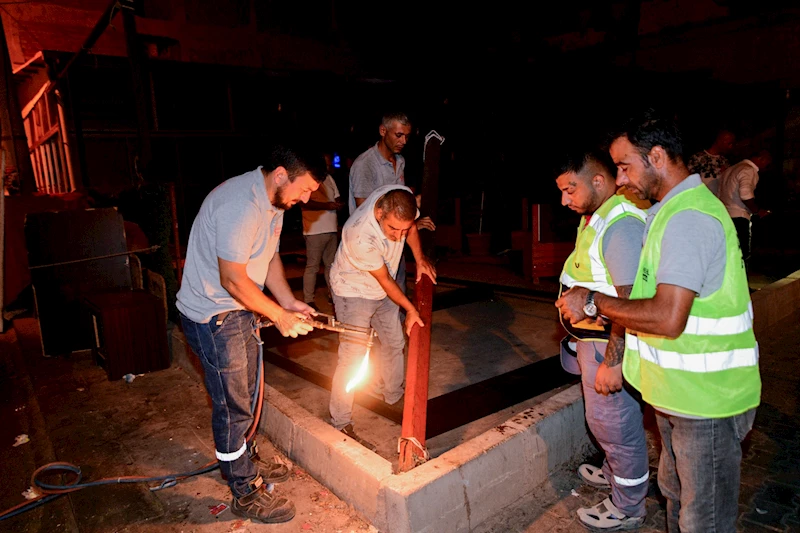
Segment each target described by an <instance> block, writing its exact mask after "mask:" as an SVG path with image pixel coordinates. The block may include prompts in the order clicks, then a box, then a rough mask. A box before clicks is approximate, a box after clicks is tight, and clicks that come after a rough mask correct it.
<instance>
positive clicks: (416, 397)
mask: <svg viewBox="0 0 800 533" xmlns="http://www.w3.org/2000/svg"><path fill="white" fill-rule="evenodd" d="M414 304H415V305H416V307H417V310H418V311H419V316H420V318H421V319H422V322H423V323H424V324H425V326H424V327H419V326H416V327H415V328H414V329H412V330H411V335H410V336H409V340H408V371H407V372H406V393H405V394H406V397H405V402H404V405H403V427H402V429H401V431H400V460H399V462H398V469H399V471H400V472H407V471H409V470H411V469H412V468H414V467H415V466H417V465H418V464H420V463H423V462H425V460H426V459H427V458H426V455H427V452H426V450H425V425H426V423H427V415H428V376H429V370H430V358H431V323H432V319H433V282H432V281H431V279H430V278H429V277H428V276H427V275H423V276H422V279H421V280H420V282H419V283H417V285H416V286H415V287H414Z"/></svg>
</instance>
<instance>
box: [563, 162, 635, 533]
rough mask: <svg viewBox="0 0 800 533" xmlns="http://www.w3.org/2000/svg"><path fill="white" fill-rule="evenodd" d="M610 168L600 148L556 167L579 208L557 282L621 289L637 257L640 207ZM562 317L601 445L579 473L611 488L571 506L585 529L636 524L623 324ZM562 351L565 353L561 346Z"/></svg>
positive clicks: (567, 200)
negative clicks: (596, 499) (598, 463)
mask: <svg viewBox="0 0 800 533" xmlns="http://www.w3.org/2000/svg"><path fill="white" fill-rule="evenodd" d="M613 168H614V166H613V162H612V161H611V159H610V158H609V157H608V154H607V153H605V152H601V151H596V152H591V151H589V152H578V153H576V154H574V155H572V156H570V157H567V158H566V160H565V161H564V162H563V164H562V165H561V168H560V169H559V172H560V173H559V175H558V177H557V178H556V185H557V186H558V188H559V190H561V204H562V205H564V206H566V207H568V208H570V209H572V210H573V211H575V212H577V213H579V214H581V215H583V217H581V222H580V225H579V227H578V238H577V240H576V241H575V250H574V251H573V252H572V254H571V255H570V256H569V257H568V258H567V261H566V262H565V263H564V269H563V271H562V273H561V283H562V285H563V286H564V287H585V288H587V289H592V290H595V291H598V292H602V293H603V294H608V295H611V296H621V297H627V296H628V294H630V291H631V287H632V285H633V281H634V279H635V278H636V270H637V267H638V265H639V254H640V253H641V251H642V236H643V234H644V218H645V213H644V211H642V210H641V209H639V208H637V207H636V206H635V205H633V203H631V202H630V201H629V200H627V199H626V198H625V197H624V196H622V195H617V194H616V192H617V185H616V183H615V179H614V172H612V170H611V169H613ZM564 322H565V324H564V325H565V327H566V328H567V331H568V332H569V333H570V334H571V336H572V338H574V339H576V340H577V361H578V364H579V366H580V374H581V384H582V387H583V397H584V406H585V411H586V423H587V425H588V426H589V429H590V430H591V432H592V434H593V435H594V437H595V439H596V440H597V442H598V443H599V444H600V447H601V448H602V449H603V452H605V460H604V461H603V466H602V468H597V467H594V466H592V465H588V464H583V465H581V466H580V468H579V469H578V473H579V475H580V476H581V478H583V480H584V481H585V482H587V483H588V484H590V485H593V486H596V487H600V488H606V489H608V488H610V489H611V495H610V496H609V497H608V498H605V499H604V500H603V501H602V502H600V503H598V504H597V505H595V506H593V507H588V508H582V509H578V511H577V514H578V518H579V520H580V521H581V522H582V523H583V524H584V525H585V526H586V527H588V528H589V529H590V530H592V531H619V530H623V529H624V530H630V529H636V528H638V527H639V526H641V525H642V524H643V523H644V519H645V516H646V514H647V511H646V509H645V498H646V497H647V488H648V483H647V480H648V477H649V467H648V457H647V440H646V438H645V433H644V424H643V422H642V404H641V403H640V401H641V398H640V397H639V394H638V393H637V392H636V391H634V390H632V389H630V388H629V387H625V386H623V380H622V356H623V353H624V351H625V328H624V327H622V326H618V325H616V324H610V327H608V328H603V327H598V326H597V325H596V324H595V321H594V320H591V321H590V322H584V323H580V324H575V325H570V324H569V323H568V322H566V321H564ZM562 347H563V341H562ZM565 357H571V356H570V355H569V354H567V353H562V360H564V358H565ZM568 361H569V360H568ZM572 361H574V359H573V360H572ZM569 366H570V365H569V363H567V364H565V369H567V370H568V371H570V369H569ZM631 392H633V394H631Z"/></svg>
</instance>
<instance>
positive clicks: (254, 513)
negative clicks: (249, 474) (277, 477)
mask: <svg viewBox="0 0 800 533" xmlns="http://www.w3.org/2000/svg"><path fill="white" fill-rule="evenodd" d="M253 485H254V486H255V487H256V488H255V490H253V492H251V493H250V494H245V495H244V496H242V497H241V498H236V497H234V498H233V501H232V502H231V512H232V513H233V514H235V515H236V516H241V517H242V518H249V519H250V520H253V521H258V522H263V523H264V524H278V523H280V522H288V521H289V520H291V519H292V518H294V514H295V508H294V504H293V503H292V502H290V501H289V500H288V499H286V498H282V497H278V496H276V495H274V494H270V493H269V492H267V490H266V486H265V485H264V481H263V480H262V479H261V477H260V476H259V477H257V478H256V479H255V481H254V482H253Z"/></svg>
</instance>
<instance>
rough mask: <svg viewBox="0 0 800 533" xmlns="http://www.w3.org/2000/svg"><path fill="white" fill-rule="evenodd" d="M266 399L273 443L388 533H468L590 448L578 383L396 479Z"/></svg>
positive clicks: (348, 443) (332, 433) (306, 418)
mask: <svg viewBox="0 0 800 533" xmlns="http://www.w3.org/2000/svg"><path fill="white" fill-rule="evenodd" d="M267 399H268V405H265V407H264V413H265V416H264V419H265V420H266V426H265V430H266V433H267V435H269V437H270V439H271V440H272V442H273V444H275V445H276V446H278V447H279V448H281V449H282V450H283V451H285V452H286V453H287V455H289V457H291V458H292V459H293V460H294V461H295V462H296V463H297V464H299V465H300V466H302V467H303V468H305V469H306V470H307V471H308V472H309V473H310V474H311V475H313V476H314V477H315V478H316V479H318V480H319V481H320V482H321V483H323V484H325V485H326V486H328V487H329V488H330V489H331V490H332V491H333V492H334V493H335V494H336V495H337V496H339V497H340V498H342V499H343V500H345V501H347V502H349V503H351V504H353V506H354V507H355V508H356V509H358V510H359V511H361V512H362V513H364V515H365V516H366V517H367V518H368V519H369V520H370V521H371V522H372V523H373V524H374V525H375V526H376V527H378V528H379V529H380V530H381V531H384V532H386V533H412V532H414V533H417V532H426V533H434V532H436V533H458V532H462V531H463V532H466V531H470V530H472V529H474V528H475V527H476V526H477V525H478V524H480V523H481V522H483V521H484V520H486V519H487V518H489V517H491V516H493V515H494V514H495V513H497V512H498V511H500V510H502V509H503V508H504V507H506V506H508V505H511V504H512V503H514V502H515V501H517V500H518V499H520V498H521V497H523V496H524V495H525V494H527V493H528V492H530V491H531V490H533V489H534V488H536V487H537V486H539V485H540V484H541V483H543V482H545V481H546V480H547V477H548V473H549V472H550V471H552V470H554V469H556V468H559V467H560V466H561V465H563V464H564V463H566V462H571V461H572V460H573V459H574V458H575V455H574V454H577V453H585V451H586V450H587V448H588V447H589V446H590V444H589V440H588V436H587V434H586V426H585V424H584V421H583V398H582V396H581V391H580V387H579V386H578V385H575V386H573V387H571V388H569V389H567V390H565V391H563V392H561V393H559V394H557V395H555V396H553V397H551V398H549V399H548V400H546V401H545V402H543V403H542V404H541V405H539V406H537V407H534V408H531V409H528V410H526V411H523V412H522V413H520V414H518V415H516V416H514V417H513V418H512V419H510V420H508V421H507V422H506V423H504V424H501V425H499V426H497V427H495V428H493V429H491V430H489V431H487V432H485V433H483V434H481V435H479V436H477V437H475V438H473V439H471V440H469V441H467V442H465V443H463V444H461V445H459V446H457V447H455V448H453V449H452V450H449V451H447V452H445V453H444V454H442V455H440V456H439V457H437V458H435V459H432V460H430V461H428V462H426V463H425V464H423V465H420V466H418V467H417V468H415V469H413V470H411V471H410V472H406V473H403V474H393V473H392V465H391V463H390V462H389V461H387V460H386V459H383V458H382V457H379V456H378V455H376V454H374V453H372V452H370V451H368V450H367V449H366V448H364V447H363V446H361V445H359V444H357V443H355V442H354V441H352V440H350V439H347V438H345V437H344V436H342V435H341V433H339V432H338V431H336V430H335V429H333V427H331V426H330V425H328V424H327V423H325V422H323V421H322V420H319V419H318V418H316V417H314V416H312V415H310V414H309V413H308V412H306V411H305V410H304V409H302V408H300V407H299V406H297V405H296V404H295V403H294V402H292V401H291V400H289V399H288V398H286V397H285V396H283V395H282V394H281V393H280V392H278V391H276V390H274V389H272V388H269V389H268V395H267ZM290 428H291V429H290ZM288 434H291V437H287V435H288Z"/></svg>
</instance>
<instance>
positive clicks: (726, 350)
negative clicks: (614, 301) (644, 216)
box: [622, 185, 761, 418]
mask: <svg viewBox="0 0 800 533" xmlns="http://www.w3.org/2000/svg"><path fill="white" fill-rule="evenodd" d="M685 210H694V211H699V212H701V213H705V214H707V215H710V216H712V217H714V218H716V219H717V220H719V222H720V223H721V224H722V228H723V229H724V231H725V277H724V279H723V282H722V286H721V287H720V288H719V289H718V290H716V291H715V292H713V293H712V294H710V295H708V296H704V297H702V298H700V297H696V298H695V299H694V302H693V303H692V308H691V309H690V311H689V318H688V321H687V322H686V328H685V329H684V330H683V333H681V334H680V336H678V338H676V339H668V338H665V337H663V336H658V335H649V334H646V333H636V332H633V331H631V330H628V332H627V333H626V335H625V357H624V361H623V364H622V370H623V374H624V376H625V378H626V379H627V380H628V382H629V383H630V384H631V385H633V386H634V387H635V388H636V389H638V390H639V391H641V393H642V398H644V400H645V401H646V402H647V403H649V404H651V405H653V406H654V407H656V408H659V407H660V408H663V409H666V410H669V411H673V412H676V413H683V414H687V415H694V416H701V417H705V418H724V417H729V416H734V415H737V414H740V413H743V412H745V411H747V410H749V409H751V408H753V407H756V406H757V405H758V404H759V402H760V398H761V378H760V376H759V372H758V343H757V342H756V338H755V335H754V334H753V306H752V303H751V302H750V290H749V288H748V284H747V274H746V273H745V268H744V262H743V260H742V252H741V250H740V248H739V241H738V239H737V237H736V229H735V228H734V226H733V222H732V221H731V217H730V216H729V215H728V212H727V211H726V210H725V207H724V206H723V205H722V203H721V202H720V201H719V200H718V199H717V198H716V197H715V196H714V195H713V193H711V192H710V191H709V190H708V188H707V187H705V186H704V185H699V186H697V187H693V188H692V189H688V190H686V191H683V192H681V193H679V194H677V195H676V196H674V197H673V198H671V199H670V200H668V201H667V202H666V203H665V204H664V205H662V206H661V209H660V210H659V212H658V213H657V214H656V216H655V218H654V219H653V221H652V223H651V225H650V230H649V232H648V234H647V238H646V240H645V243H644V248H643V249H642V256H641V258H640V260H639V270H638V272H637V274H636V280H635V282H634V284H633V289H632V291H631V299H632V300H637V299H644V298H652V297H653V296H655V294H656V273H657V272H658V266H659V264H660V260H661V241H662V239H663V237H664V231H665V229H666V227H667V223H668V222H669V220H670V219H671V218H672V217H673V216H674V215H675V214H677V213H679V212H681V211H685Z"/></svg>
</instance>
